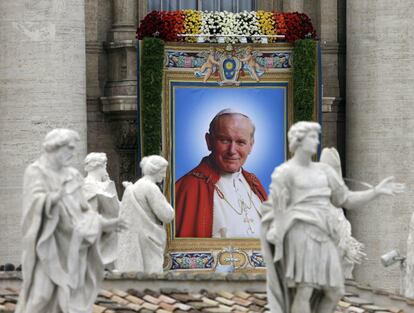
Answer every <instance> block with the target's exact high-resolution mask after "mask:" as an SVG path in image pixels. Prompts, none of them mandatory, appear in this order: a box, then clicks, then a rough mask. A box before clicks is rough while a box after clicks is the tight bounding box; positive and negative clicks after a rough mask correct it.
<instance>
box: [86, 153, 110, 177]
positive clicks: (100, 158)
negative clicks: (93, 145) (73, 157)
mask: <svg viewBox="0 0 414 313" xmlns="http://www.w3.org/2000/svg"><path fill="white" fill-rule="evenodd" d="M107 161H108V158H107V157H106V154H105V153H103V152H91V153H89V154H88V155H87V156H86V158H85V161H84V163H85V171H86V172H87V173H88V174H90V173H92V172H93V173H94V174H95V177H98V178H100V179H101V180H105V179H107V178H108V172H107V171H106V163H107Z"/></svg>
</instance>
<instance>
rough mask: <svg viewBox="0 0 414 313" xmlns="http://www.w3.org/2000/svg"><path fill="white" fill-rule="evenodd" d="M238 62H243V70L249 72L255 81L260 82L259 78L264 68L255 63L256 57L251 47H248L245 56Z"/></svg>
mask: <svg viewBox="0 0 414 313" xmlns="http://www.w3.org/2000/svg"><path fill="white" fill-rule="evenodd" d="M240 61H242V62H244V65H243V69H244V70H246V71H247V72H249V74H250V76H251V77H252V78H253V79H254V80H255V81H257V82H258V81H260V79H259V77H260V76H262V75H263V74H264V72H265V68H264V67H262V66H260V64H259V63H257V62H256V55H255V52H253V50H252V47H250V46H249V47H247V48H246V56H245V57H244V58H241V59H240Z"/></svg>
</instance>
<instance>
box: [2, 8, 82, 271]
mask: <svg viewBox="0 0 414 313" xmlns="http://www.w3.org/2000/svg"><path fill="white" fill-rule="evenodd" d="M85 102H86V99H85V19H84V0H36V1H33V0H32V1H29V0H26V1H0V112H1V114H0V173H1V179H0V264H3V263H4V262H12V263H16V264H18V263H19V262H20V257H21V246H20V240H21V235H20V234H21V229H20V218H21V199H22V197H21V193H22V188H21V187H22V183H23V182H22V177H23V172H24V169H25V167H26V166H27V165H29V163H31V162H32V161H34V160H35V159H36V158H37V157H39V155H40V153H41V142H42V140H43V138H44V136H45V135H46V133H47V132H48V131H50V130H52V129H53V128H56V127H65V128H72V129H75V130H76V131H78V132H79V133H80V136H81V142H80V143H79V146H78V151H79V160H81V159H83V157H84V156H85V153H86V103H85Z"/></svg>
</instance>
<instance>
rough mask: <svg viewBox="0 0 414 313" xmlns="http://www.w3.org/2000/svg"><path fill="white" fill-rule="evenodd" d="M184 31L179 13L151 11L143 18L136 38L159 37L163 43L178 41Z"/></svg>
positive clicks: (182, 18)
mask: <svg viewBox="0 0 414 313" xmlns="http://www.w3.org/2000/svg"><path fill="white" fill-rule="evenodd" d="M183 31H184V15H183V13H182V12H181V11H152V12H150V13H149V14H147V15H146V16H145V18H144V19H143V20H142V21H141V24H140V26H139V28H138V30H137V38H138V39H142V38H144V37H159V38H161V39H163V40H165V41H178V40H179V37H178V34H181V33H183Z"/></svg>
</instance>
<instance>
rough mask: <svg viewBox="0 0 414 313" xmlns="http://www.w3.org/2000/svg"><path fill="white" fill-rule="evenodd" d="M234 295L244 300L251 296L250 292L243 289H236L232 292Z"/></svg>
mask: <svg viewBox="0 0 414 313" xmlns="http://www.w3.org/2000/svg"><path fill="white" fill-rule="evenodd" d="M234 295H235V296H237V297H239V298H242V299H245V300H246V299H247V298H249V297H250V296H251V294H249V293H247V292H244V291H237V292H235V293H234Z"/></svg>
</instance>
